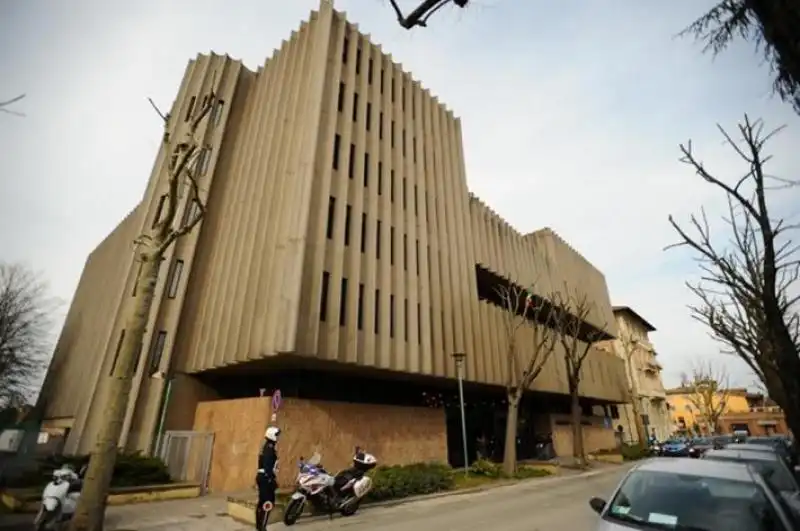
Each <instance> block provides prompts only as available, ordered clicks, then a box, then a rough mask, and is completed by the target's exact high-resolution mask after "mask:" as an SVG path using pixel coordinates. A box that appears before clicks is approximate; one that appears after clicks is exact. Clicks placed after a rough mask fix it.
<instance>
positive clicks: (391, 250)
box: [389, 227, 394, 265]
mask: <svg viewBox="0 0 800 531" xmlns="http://www.w3.org/2000/svg"><path fill="white" fill-rule="evenodd" d="M389 263H390V264H392V265H394V227H389Z"/></svg>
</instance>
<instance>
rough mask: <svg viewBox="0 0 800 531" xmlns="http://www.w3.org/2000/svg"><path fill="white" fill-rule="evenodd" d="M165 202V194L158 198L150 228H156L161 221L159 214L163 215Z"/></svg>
mask: <svg viewBox="0 0 800 531" xmlns="http://www.w3.org/2000/svg"><path fill="white" fill-rule="evenodd" d="M166 202H167V196H166V194H163V195H162V196H161V197H159V198H158V204H157V205H156V215H155V216H154V217H153V226H152V228H156V225H158V222H159V221H161V214H163V213H164V204H165V203H166Z"/></svg>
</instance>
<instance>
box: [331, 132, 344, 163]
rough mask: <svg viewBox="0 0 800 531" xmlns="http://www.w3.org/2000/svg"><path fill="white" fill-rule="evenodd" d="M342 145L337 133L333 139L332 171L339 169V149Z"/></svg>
mask: <svg viewBox="0 0 800 531" xmlns="http://www.w3.org/2000/svg"><path fill="white" fill-rule="evenodd" d="M341 144H342V137H341V136H339V134H338V133H337V134H336V136H334V137H333V169H334V170H338V169H339V147H340V146H341Z"/></svg>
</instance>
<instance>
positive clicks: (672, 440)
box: [664, 439, 683, 444]
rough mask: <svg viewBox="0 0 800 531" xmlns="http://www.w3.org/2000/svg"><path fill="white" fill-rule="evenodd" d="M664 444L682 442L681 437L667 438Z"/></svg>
mask: <svg viewBox="0 0 800 531" xmlns="http://www.w3.org/2000/svg"><path fill="white" fill-rule="evenodd" d="M664 444H683V439H667V440H666V441H664Z"/></svg>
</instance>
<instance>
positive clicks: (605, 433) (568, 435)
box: [553, 415, 617, 457]
mask: <svg viewBox="0 0 800 531" xmlns="http://www.w3.org/2000/svg"><path fill="white" fill-rule="evenodd" d="M556 420H558V421H560V422H569V419H568V417H567V416H566V415H553V449H554V450H555V452H556V455H557V456H559V457H568V456H571V455H572V440H573V439H572V426H565V425H562V424H558V425H557V424H556V423H555V422H556ZM586 420H587V419H586V418H585V419H584V421H586ZM588 420H589V422H590V425H588V426H587V425H584V426H583V449H584V451H585V452H586V453H591V452H596V451H598V450H607V449H610V448H616V446H617V440H616V438H615V436H614V430H613V429H612V428H606V427H605V426H604V425H603V422H602V419H597V418H594V417H590V418H589V419H588Z"/></svg>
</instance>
